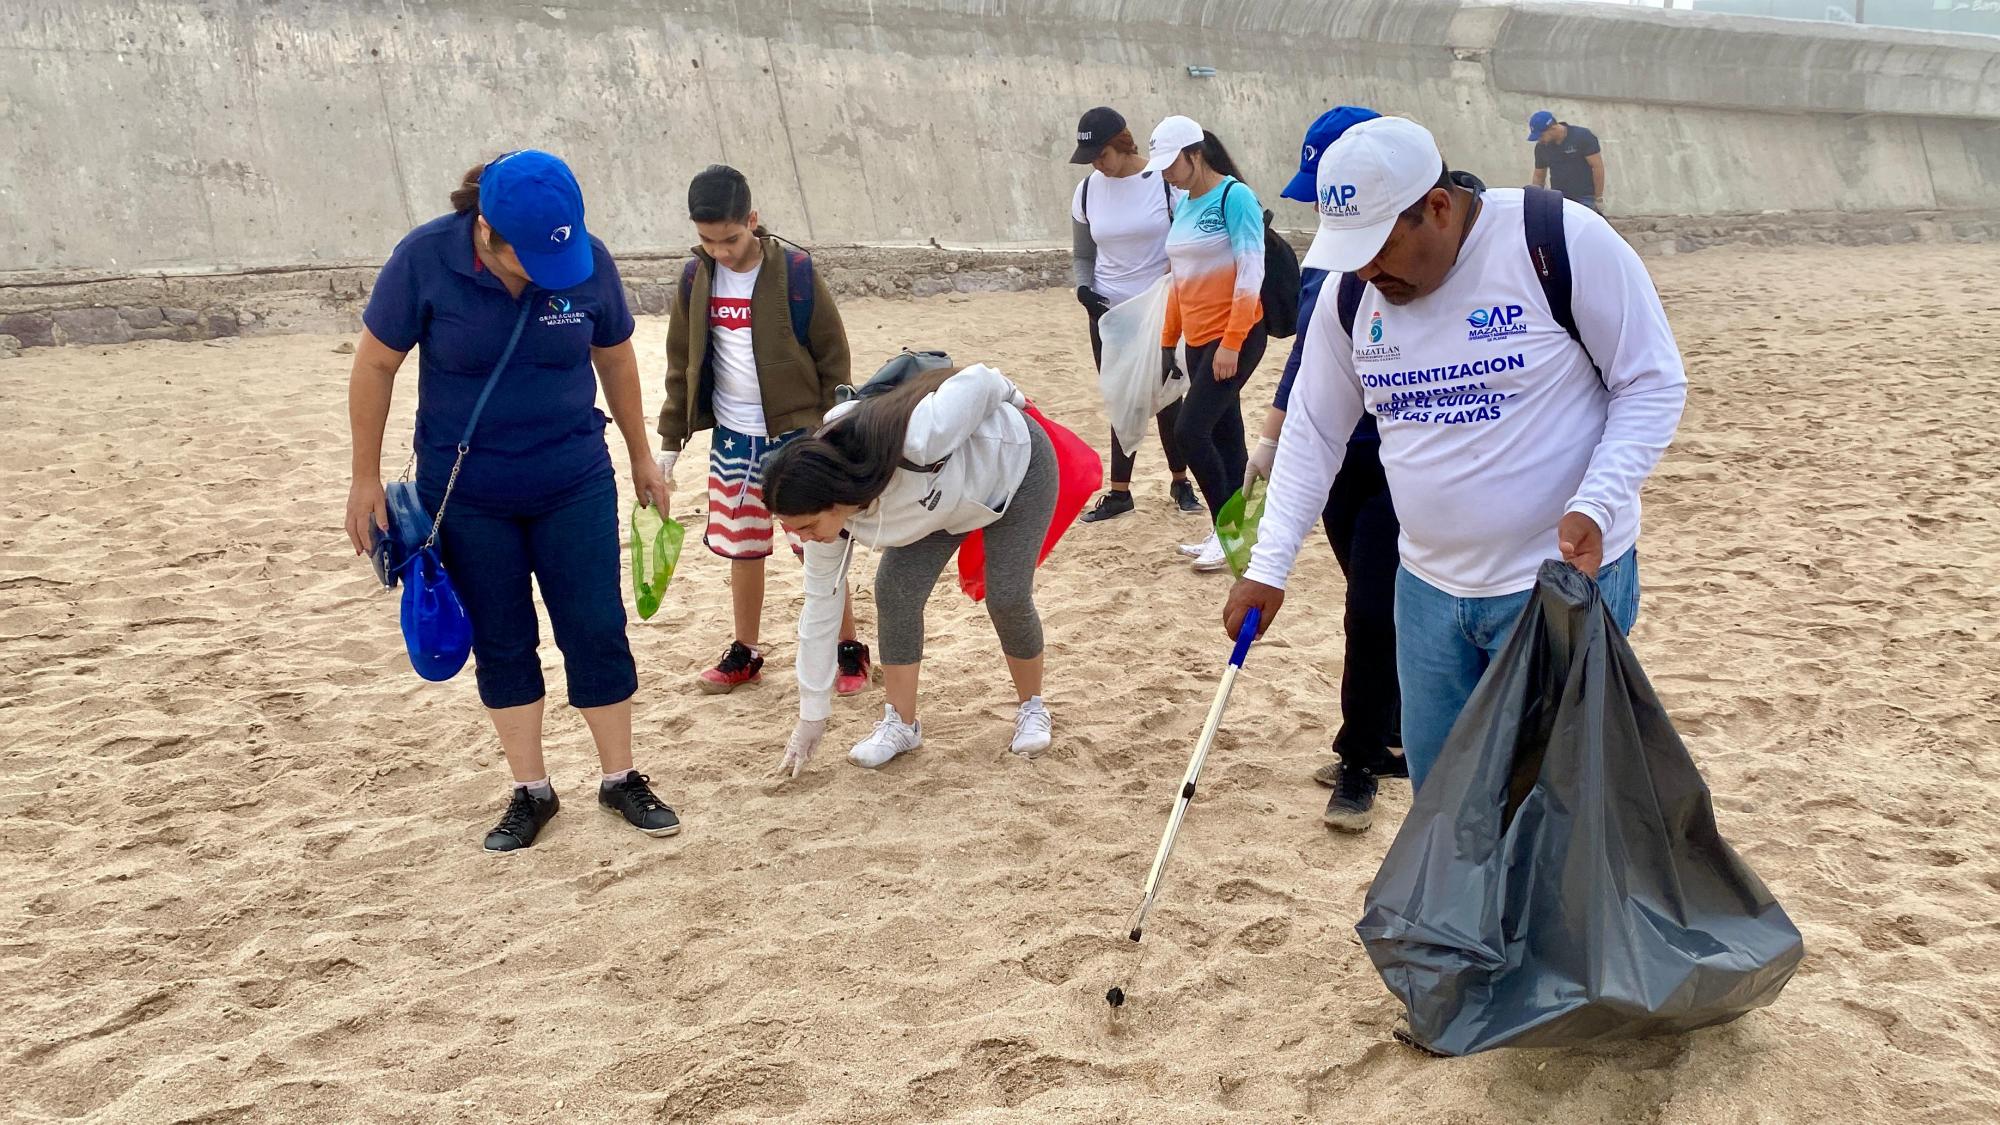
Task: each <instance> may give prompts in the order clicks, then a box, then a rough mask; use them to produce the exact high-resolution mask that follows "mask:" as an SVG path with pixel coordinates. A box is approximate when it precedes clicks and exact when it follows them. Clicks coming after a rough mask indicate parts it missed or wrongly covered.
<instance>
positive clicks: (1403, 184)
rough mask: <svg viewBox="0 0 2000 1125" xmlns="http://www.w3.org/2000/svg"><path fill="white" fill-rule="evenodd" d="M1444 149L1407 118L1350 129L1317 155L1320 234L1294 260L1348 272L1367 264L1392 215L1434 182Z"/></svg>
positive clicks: (1379, 249)
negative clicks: (1441, 149) (1300, 258)
mask: <svg viewBox="0 0 2000 1125" xmlns="http://www.w3.org/2000/svg"><path fill="white" fill-rule="evenodd" d="M1443 171H1444V154H1443V153H1441V152H1439V151H1438V145H1437V138H1435V137H1433V136H1431V131H1430V130H1429V129H1426V128H1424V127H1423V126H1422V125H1419V124H1417V123H1416V122H1414V121H1412V120H1410V119H1409V118H1407V117H1378V118H1376V119H1374V120H1373V121H1363V122H1360V123H1359V124H1356V125H1353V126H1350V127H1349V128H1348V130H1347V131H1346V132H1345V133H1342V134H1341V135H1340V139H1339V140H1337V141H1335V142H1333V144H1332V145H1331V146H1329V147H1328V148H1327V150H1326V153H1325V155H1323V156H1321V157H1320V159H1319V183H1318V189H1319V191H1318V196H1319V202H1318V204H1317V206H1318V207H1319V233H1318V234H1316V235H1314V236H1313V241H1312V246H1311V247H1309V248H1308V249H1307V250H1306V256H1305V260H1304V261H1303V262H1302V263H1300V264H1301V265H1304V266H1306V267H1309V268H1311V269H1321V270H1328V271H1331V272H1335V273H1349V272H1352V271H1354V270H1358V269H1360V268H1361V267H1362V266H1365V265H1367V264H1368V263H1369V262H1371V261H1373V260H1374V258H1375V255H1377V254H1380V253H1381V252H1382V245H1383V244H1384V243H1386V242H1388V241H1389V232H1390V231H1392V230H1394V229H1395V226H1396V216H1398V215H1400V214H1402V213H1403V211H1404V210H1405V209H1406V208H1408V207H1409V206H1410V205H1411V204H1413V203H1415V202H1416V201H1417V200H1419V199H1422V198H1423V197H1424V196H1425V194H1427V193H1428V192H1429V191H1430V190H1431V189H1432V188H1434V187H1436V186H1437V182H1438V176H1439V175H1440V174H1441V173H1442V172H1443Z"/></svg>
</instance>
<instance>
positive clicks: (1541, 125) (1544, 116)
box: [1528, 109, 1556, 141]
mask: <svg viewBox="0 0 2000 1125" xmlns="http://www.w3.org/2000/svg"><path fill="white" fill-rule="evenodd" d="M1555 123H1556V115H1555V114H1553V113H1550V112H1549V111H1548V110H1546V109H1538V110H1536V111H1535V112H1534V115H1533V116H1532V117H1529V118H1528V139H1529V140H1531V141H1539V140H1541V139H1542V134H1543V133H1546V132H1548V131H1549V126H1551V125H1553V124H1555Z"/></svg>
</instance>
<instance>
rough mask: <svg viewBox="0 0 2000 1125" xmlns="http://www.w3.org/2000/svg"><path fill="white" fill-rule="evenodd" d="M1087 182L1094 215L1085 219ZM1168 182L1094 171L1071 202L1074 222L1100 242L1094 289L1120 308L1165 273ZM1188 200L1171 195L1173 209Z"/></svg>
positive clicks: (1181, 195) (1169, 220) (1180, 194)
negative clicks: (1085, 225)
mask: <svg viewBox="0 0 2000 1125" xmlns="http://www.w3.org/2000/svg"><path fill="white" fill-rule="evenodd" d="M1084 184H1089V185H1090V199H1089V204H1090V217H1089V218H1088V219H1086V218H1084V202H1085V200H1084V198H1083V188H1084ZM1164 184H1165V181H1163V180H1161V179H1160V176H1159V173H1157V172H1155V173H1153V174H1151V175H1146V174H1143V173H1142V174H1140V175H1136V176H1118V177H1112V176H1107V175H1105V174H1104V173H1102V172H1092V173H1091V174H1090V175H1089V176H1087V177H1085V178H1084V179H1083V181H1082V182H1081V183H1078V184H1077V185H1076V191H1075V192H1074V193H1072V194H1071V196H1070V201H1069V215H1070V218H1072V219H1074V220H1076V221H1077V222H1079V223H1085V224H1087V225H1088V226H1089V227H1090V240H1091V241H1092V242H1095V243H1096V244H1097V266H1096V271H1097V280H1096V282H1095V283H1094V284H1093V285H1092V286H1091V288H1092V289H1095V290H1097V291H1098V292H1099V293H1101V294H1103V295H1104V298H1105V299H1106V300H1108V301H1110V302H1111V303H1112V304H1114V305H1116V304H1119V303H1120V302H1123V301H1129V300H1131V299H1132V298H1134V297H1137V296H1138V295H1139V294H1141V293H1144V292H1145V291H1146V290H1148V289H1151V288H1152V287H1153V283H1154V282H1156V281H1158V280H1160V278H1161V277H1162V276H1164V275H1165V274H1166V272H1167V227H1168V226H1169V225H1171V224H1172V222H1173V219H1172V216H1171V215H1170V214H1169V213H1168V210H1167V191H1168V189H1167V188H1166V187H1165V186H1164ZM1186 198H1187V193H1186V192H1184V191H1175V192H1174V193H1173V201H1174V206H1176V207H1178V206H1180V203H1181V201H1182V200H1184V199H1186Z"/></svg>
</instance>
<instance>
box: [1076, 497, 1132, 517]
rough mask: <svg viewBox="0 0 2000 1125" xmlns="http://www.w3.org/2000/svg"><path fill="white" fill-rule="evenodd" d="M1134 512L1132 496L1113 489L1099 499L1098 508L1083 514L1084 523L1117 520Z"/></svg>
mask: <svg viewBox="0 0 2000 1125" xmlns="http://www.w3.org/2000/svg"><path fill="white" fill-rule="evenodd" d="M1131 510H1132V494H1131V493H1129V492H1121V491H1119V490H1118V489H1115V488H1114V489H1112V490H1111V491H1109V492H1107V493H1105V494H1104V495H1102V496H1100V497H1098V498H1097V506H1096V507H1095V508H1092V509H1091V510H1089V511H1088V512H1085V513H1083V522H1085V523H1096V522H1097V521H1099V520H1110V519H1117V518H1118V517H1119V516H1122V515H1124V514H1125V513H1127V512H1129V511H1131Z"/></svg>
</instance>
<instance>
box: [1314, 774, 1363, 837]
mask: <svg viewBox="0 0 2000 1125" xmlns="http://www.w3.org/2000/svg"><path fill="white" fill-rule="evenodd" d="M1320 819H1321V820H1323V821H1325V822H1326V823H1327V825H1328V826H1329V827H1332V828H1338V829H1340V830H1341V831H1342V832H1365V831H1367V829H1368V826H1369V825H1370V824H1373V823H1374V822H1375V775H1374V774H1372V773H1369V772H1368V771H1367V770H1363V769H1355V768H1353V767H1351V766H1347V765H1342V766H1341V769H1340V776H1339V777H1338V778H1336V779H1335V780H1334V783H1333V796H1331V797H1329V798H1327V801H1326V811H1325V812H1324V813H1321V814H1320Z"/></svg>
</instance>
